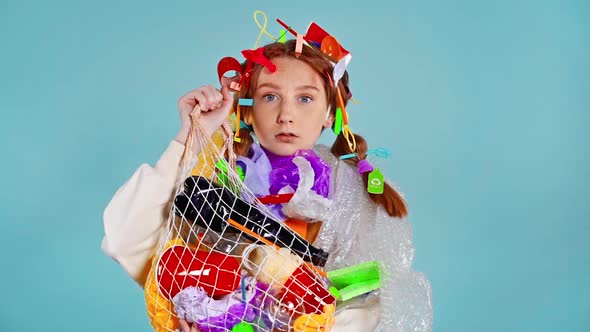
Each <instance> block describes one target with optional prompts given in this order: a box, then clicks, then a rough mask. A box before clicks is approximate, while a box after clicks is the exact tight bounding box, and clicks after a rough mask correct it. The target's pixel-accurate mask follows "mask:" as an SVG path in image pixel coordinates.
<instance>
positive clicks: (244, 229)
mask: <svg viewBox="0 0 590 332" xmlns="http://www.w3.org/2000/svg"><path fill="white" fill-rule="evenodd" d="M200 114H201V113H200V110H199V109H198V107H197V108H196V109H195V111H193V113H192V114H191V118H192V128H191V131H190V133H189V137H188V139H187V143H186V146H185V152H184V155H183V158H182V161H181V164H180V168H179V171H178V178H177V181H176V186H175V188H176V189H175V192H174V195H173V200H172V202H171V204H170V208H169V210H168V218H167V223H166V226H165V227H164V231H163V232H162V234H161V236H160V239H159V244H158V246H157V248H156V251H155V255H154V257H153V259H152V262H151V269H150V272H149V274H148V278H147V281H146V284H145V287H144V290H145V299H146V306H147V312H148V317H149V319H150V322H151V324H152V326H153V327H154V329H155V330H156V331H175V330H178V329H179V327H180V325H179V319H184V320H186V321H187V322H189V323H193V324H195V325H196V326H197V328H198V329H199V331H202V332H208V331H212V332H213V331H215V332H217V331H329V330H330V328H331V326H332V325H333V322H334V319H333V316H334V312H335V305H336V297H335V295H333V294H332V293H331V292H330V289H329V283H328V281H327V278H326V274H325V273H324V272H323V269H322V267H323V266H324V265H325V264H326V261H327V260H328V254H327V252H325V251H323V250H321V249H319V248H316V247H314V246H313V245H312V244H310V242H308V241H307V240H306V239H305V238H304V237H302V236H301V235H299V234H298V233H297V232H296V231H294V230H292V229H291V228H289V227H288V226H286V225H285V223H283V222H280V221H279V220H280V219H279V218H276V217H275V215H274V214H273V212H272V211H271V210H269V209H268V208H267V207H266V206H265V205H263V204H261V203H260V201H259V200H258V199H257V197H256V196H255V195H254V194H253V193H252V191H250V190H249V188H247V187H246V186H245V185H244V183H243V181H242V177H241V175H242V174H241V173H240V169H239V167H238V168H236V155H235V153H234V151H233V144H232V143H233V139H234V137H233V130H232V128H231V126H230V123H229V121H226V122H225V123H224V124H223V125H222V126H221V128H220V129H219V130H218V131H217V132H215V133H214V134H213V136H211V137H210V136H209V135H207V134H206V132H205V130H204V129H203V127H202V126H201V123H200V120H199V118H200ZM197 147H202V148H201V149H197ZM199 150H200V153H196V151H199Z"/></svg>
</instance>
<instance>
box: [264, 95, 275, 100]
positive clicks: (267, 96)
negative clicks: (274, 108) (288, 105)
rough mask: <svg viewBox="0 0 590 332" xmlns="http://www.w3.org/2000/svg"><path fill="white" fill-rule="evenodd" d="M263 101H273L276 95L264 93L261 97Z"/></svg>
mask: <svg viewBox="0 0 590 332" xmlns="http://www.w3.org/2000/svg"><path fill="white" fill-rule="evenodd" d="M262 98H263V99H264V100H265V101H275V100H276V99H277V96H275V95H265V96H263V97H262Z"/></svg>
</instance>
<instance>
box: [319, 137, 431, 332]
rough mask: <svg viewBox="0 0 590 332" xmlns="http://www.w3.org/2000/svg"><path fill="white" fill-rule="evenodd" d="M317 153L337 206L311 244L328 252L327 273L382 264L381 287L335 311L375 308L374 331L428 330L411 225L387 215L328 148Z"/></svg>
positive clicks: (427, 297)
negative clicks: (328, 175)
mask: <svg viewBox="0 0 590 332" xmlns="http://www.w3.org/2000/svg"><path fill="white" fill-rule="evenodd" d="M316 151H317V152H318V153H319V154H320V156H321V157H322V159H323V160H324V161H326V162H328V164H330V167H331V168H332V178H331V181H332V183H331V185H330V197H331V199H332V200H333V206H334V207H337V208H335V209H332V213H331V214H330V216H329V217H328V218H327V219H325V220H323V225H322V228H321V230H320V233H319V235H318V238H317V239H316V241H315V242H314V245H315V246H317V247H319V248H322V249H324V250H326V251H328V252H329V253H330V257H329V259H328V262H327V264H326V266H325V269H326V271H330V270H335V269H340V268H343V267H347V266H350V265H353V264H358V263H362V262H366V261H371V260H378V261H380V262H382V264H383V270H384V271H385V275H384V276H383V285H382V287H381V289H379V290H377V291H374V292H372V293H371V294H369V295H368V296H361V297H358V298H355V299H352V300H350V301H348V302H347V303H344V304H343V305H339V306H338V308H337V313H338V311H340V310H343V309H345V308H353V307H364V308H367V309H370V310H376V311H379V314H380V316H381V319H380V322H379V325H378V327H377V329H376V331H383V332H385V331H387V332H395V331H431V330H432V300H431V293H432V291H431V288H430V283H429V281H428V279H427V278H426V276H425V275H424V274H422V273H419V272H416V271H413V270H412V260H413V258H414V247H413V245H412V229H411V225H410V223H409V222H408V220H407V219H399V218H392V217H390V216H389V215H388V214H387V212H386V211H385V210H384V209H383V208H382V207H381V206H380V205H376V204H375V203H373V201H371V200H370V198H369V195H368V193H367V192H366V188H365V186H364V185H363V182H362V178H361V177H360V176H359V175H358V173H357V171H356V169H355V168H354V167H351V166H350V165H348V164H346V163H345V162H343V161H341V160H340V159H338V158H336V157H334V155H332V153H331V152H330V149H329V148H328V147H327V146H324V145H318V146H316ZM388 183H389V184H390V185H392V184H391V183H390V182H389V181H388ZM375 302H377V303H378V305H374V303H375Z"/></svg>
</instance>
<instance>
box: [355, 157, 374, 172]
mask: <svg viewBox="0 0 590 332" xmlns="http://www.w3.org/2000/svg"><path fill="white" fill-rule="evenodd" d="M372 171H373V165H371V163H370V162H369V161H368V160H367V159H363V160H361V161H359V163H358V172H359V174H363V173H367V172H372Z"/></svg>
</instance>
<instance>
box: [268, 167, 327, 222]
mask: <svg viewBox="0 0 590 332" xmlns="http://www.w3.org/2000/svg"><path fill="white" fill-rule="evenodd" d="M293 163H294V164H295V165H297V168H298V169H299V183H298V186H297V190H296V191H295V193H294V194H293V197H292V198H291V200H290V201H289V202H288V203H285V204H283V208H282V212H283V213H284V214H285V215H286V216H288V217H291V218H296V219H300V220H306V221H317V220H324V219H325V218H327V217H328V214H329V212H330V208H331V206H332V201H331V200H330V199H328V198H326V197H324V196H322V195H318V194H317V193H316V192H315V191H314V190H312V187H313V186H314V179H315V172H314V169H313V168H312V166H311V164H310V162H309V161H308V160H307V159H305V158H304V157H302V156H296V157H295V158H293ZM290 192H293V188H291V187H290V186H286V187H283V188H282V189H281V190H280V191H279V193H281V194H284V193H290Z"/></svg>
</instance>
